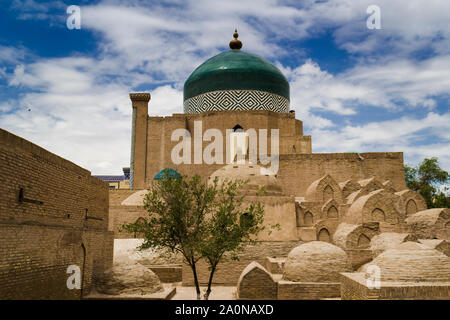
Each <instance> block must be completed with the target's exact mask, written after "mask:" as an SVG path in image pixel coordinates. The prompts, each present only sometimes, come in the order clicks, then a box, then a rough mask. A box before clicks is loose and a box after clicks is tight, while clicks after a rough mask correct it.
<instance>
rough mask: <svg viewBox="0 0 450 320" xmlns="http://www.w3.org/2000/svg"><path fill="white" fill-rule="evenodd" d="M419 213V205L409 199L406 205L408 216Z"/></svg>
mask: <svg viewBox="0 0 450 320" xmlns="http://www.w3.org/2000/svg"><path fill="white" fill-rule="evenodd" d="M416 212H417V204H416V202H415V201H414V200H413V199H409V200H408V202H407V203H406V215H407V216H409V215H411V214H414V213H416Z"/></svg>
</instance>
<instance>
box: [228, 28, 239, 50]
mask: <svg viewBox="0 0 450 320" xmlns="http://www.w3.org/2000/svg"><path fill="white" fill-rule="evenodd" d="M233 37H234V39H233V40H231V41H230V48H231V49H233V50H240V49H241V48H242V42H241V41H240V40H238V37H239V34H238V33H237V29H234V34H233Z"/></svg>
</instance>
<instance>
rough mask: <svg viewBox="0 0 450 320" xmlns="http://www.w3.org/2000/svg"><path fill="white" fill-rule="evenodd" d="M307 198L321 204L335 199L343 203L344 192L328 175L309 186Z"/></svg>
mask: <svg viewBox="0 0 450 320" xmlns="http://www.w3.org/2000/svg"><path fill="white" fill-rule="evenodd" d="M305 198H306V200H308V201H315V202H321V203H324V202H327V201H329V200H330V199H334V200H336V201H337V202H338V203H342V191H341V188H340V187H339V185H338V184H337V182H336V181H335V180H334V179H333V178H332V177H331V176H330V175H328V174H327V175H325V176H323V177H321V178H320V179H317V180H316V181H314V182H313V183H311V184H310V185H309V187H308V189H307V190H306V196H305Z"/></svg>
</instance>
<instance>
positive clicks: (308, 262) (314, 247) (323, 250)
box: [283, 241, 450, 282]
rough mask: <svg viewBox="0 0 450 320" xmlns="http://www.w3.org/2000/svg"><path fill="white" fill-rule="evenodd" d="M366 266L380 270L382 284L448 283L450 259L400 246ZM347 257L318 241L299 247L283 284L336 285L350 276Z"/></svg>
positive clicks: (292, 254) (412, 246)
mask: <svg viewBox="0 0 450 320" xmlns="http://www.w3.org/2000/svg"><path fill="white" fill-rule="evenodd" d="M369 265H376V266H378V267H379V268H380V275H381V280H382V281H394V282H448V281H450V257H448V256H447V255H445V254H443V253H442V252H440V251H438V250H435V249H433V248H430V247H429V246H426V245H423V244H421V243H417V242H411V241H408V242H403V243H401V244H399V245H397V246H396V247H394V248H392V249H388V250H386V251H385V252H383V253H381V254H380V255H379V256H377V257H376V258H375V259H374V260H373V261H371V262H369V263H367V264H366V265H364V266H362V267H361V268H360V269H359V272H366V270H367V268H368V266H369ZM350 270H351V269H350V265H349V260H348V256H347V254H346V253H345V251H343V250H342V249H341V248H339V247H337V246H335V245H333V244H330V243H327V242H321V241H311V242H307V243H304V244H301V245H299V246H298V247H296V248H294V249H292V250H291V252H290V253H289V254H288V257H287V260H286V262H285V265H284V272H283V280H288V281H294V282H339V281H340V280H339V277H340V273H341V272H350Z"/></svg>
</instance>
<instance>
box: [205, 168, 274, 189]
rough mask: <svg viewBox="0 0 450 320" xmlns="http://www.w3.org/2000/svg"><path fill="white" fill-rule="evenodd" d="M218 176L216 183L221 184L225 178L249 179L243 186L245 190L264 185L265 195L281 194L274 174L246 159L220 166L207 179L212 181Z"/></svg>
mask: <svg viewBox="0 0 450 320" xmlns="http://www.w3.org/2000/svg"><path fill="white" fill-rule="evenodd" d="M216 177H217V178H218V183H219V184H221V183H223V181H224V180H225V179H227V180H235V179H241V180H247V179H248V180H249V182H248V184H247V185H245V186H244V189H245V190H246V191H250V193H251V191H252V190H253V191H256V190H257V189H258V188H260V187H264V190H265V191H266V195H281V194H282V187H281V185H280V183H279V182H278V180H277V177H276V174H275V173H274V172H272V171H270V170H269V169H266V168H264V167H261V166H258V165H256V164H252V163H250V162H248V161H246V162H245V163H243V164H236V163H232V164H228V165H226V166H223V167H222V168H220V169H218V170H216V171H214V172H213V173H212V174H211V175H210V176H209V181H210V182H212V181H214V179H215V178H216Z"/></svg>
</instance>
